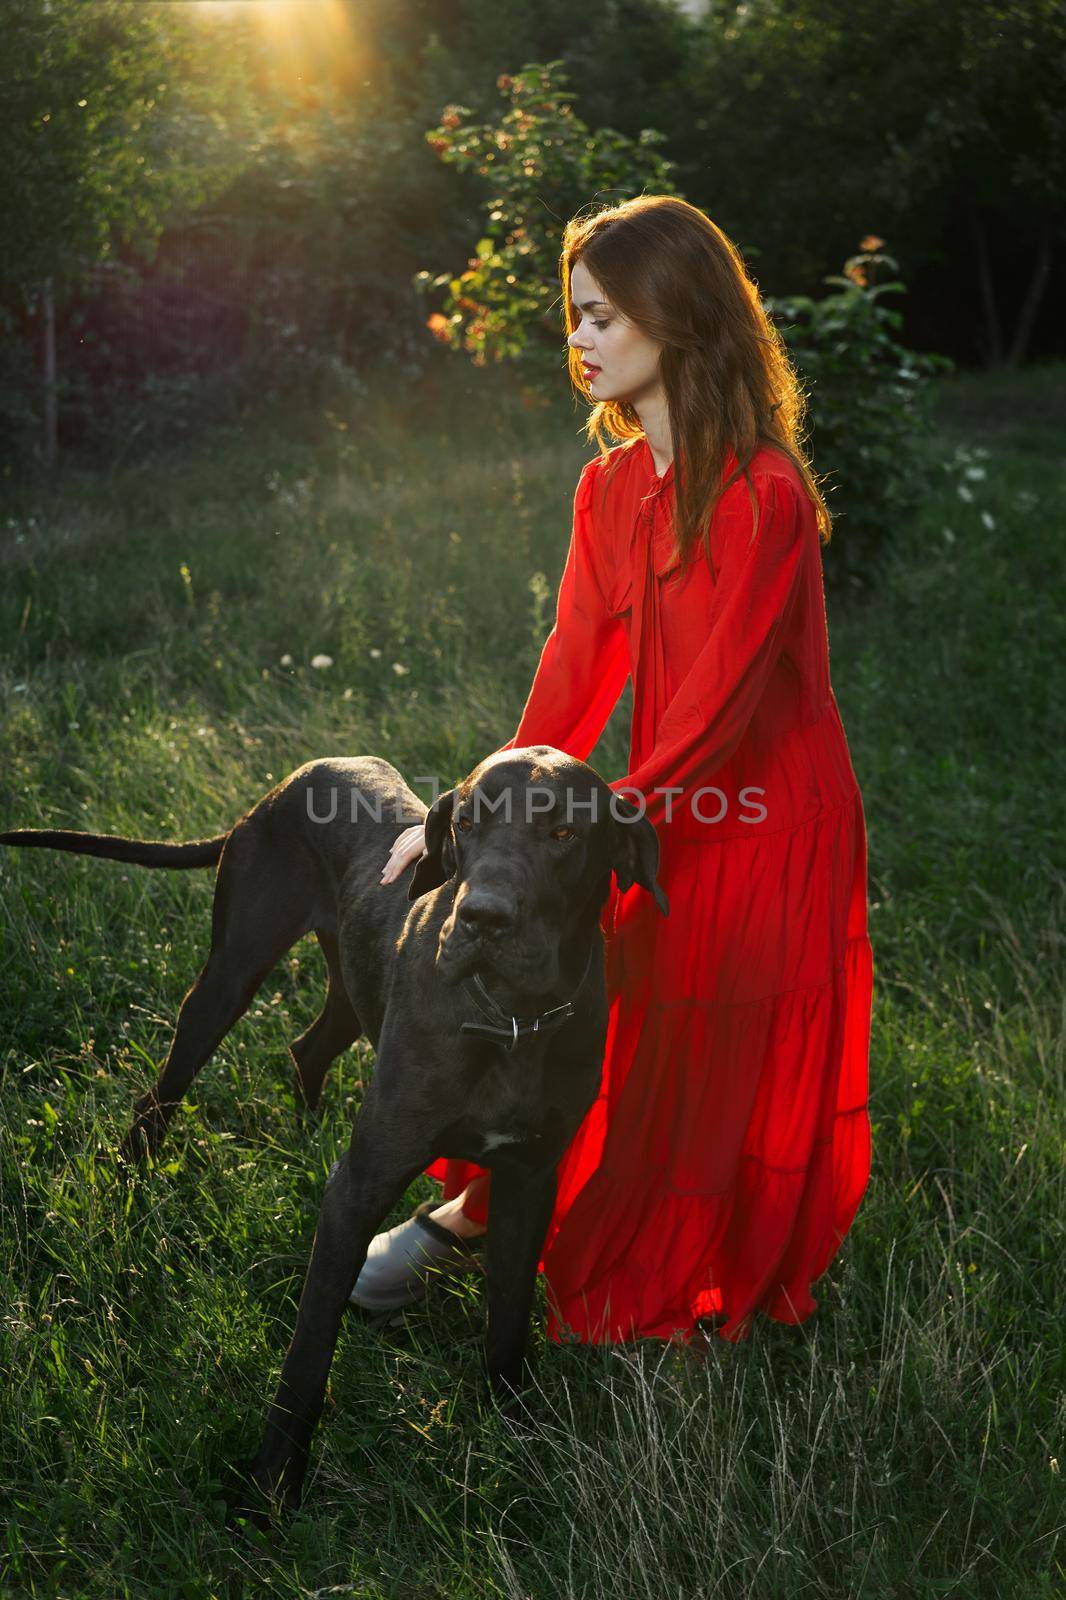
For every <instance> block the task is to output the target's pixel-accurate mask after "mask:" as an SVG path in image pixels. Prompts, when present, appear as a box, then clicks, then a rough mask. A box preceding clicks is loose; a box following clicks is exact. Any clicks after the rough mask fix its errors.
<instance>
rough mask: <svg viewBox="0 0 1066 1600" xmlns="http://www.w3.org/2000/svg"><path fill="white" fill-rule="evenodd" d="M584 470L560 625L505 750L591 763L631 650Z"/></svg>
mask: <svg viewBox="0 0 1066 1600" xmlns="http://www.w3.org/2000/svg"><path fill="white" fill-rule="evenodd" d="M596 465H597V463H596V462H595V461H590V462H588V463H586V465H585V467H584V468H583V469H582V472H581V477H580V478H579V479H578V485H577V489H576V491H575V494H574V523H573V531H572V533H571V535H570V549H569V551H568V553H567V557H566V566H565V568H564V570H563V576H562V579H561V581H560V584H559V597H558V600H557V602H556V616H555V626H554V627H553V628H552V631H551V633H550V634H549V635H548V637H547V639H546V640H545V642H544V649H543V650H542V651H541V657H540V662H539V664H538V666H537V671H536V674H535V676H534V678H533V686H532V688H531V689H530V691H529V697H528V699H527V700H526V704H525V710H524V711H523V712H522V717H521V720H520V722H519V724H518V729H517V732H516V733H515V735H514V737H513V738H512V739H508V741H507V743H506V744H503V745H501V746H500V749H501V750H511V749H514V748H516V747H517V746H519V745H527V744H550V745H554V746H555V747H556V749H558V750H563V751H565V752H566V754H567V755H569V756H573V757H575V759H577V760H578V761H587V760H588V758H589V755H590V754H591V753H592V750H593V749H594V747H595V745H596V741H597V740H598V739H599V737H600V734H601V733H602V732H603V730H604V727H605V726H606V723H607V719H608V717H609V716H610V714H611V712H612V711H613V710H614V708H615V706H616V704H617V703H618V697H619V695H620V694H621V693H622V690H623V689H624V688H625V683H626V679H627V678H628V676H629V646H628V641H627V638H626V632H625V628H624V626H623V624H622V621H621V619H620V618H619V617H612V616H611V615H610V613H609V611H608V609H607V604H606V601H605V600H604V597H603V592H602V590H601V588H600V584H599V580H598V579H597V576H596V569H595V565H594V556H593V548H594V547H593V538H594V535H593V528H592V517H591V502H592V475H593V470H594V469H595V467H596Z"/></svg>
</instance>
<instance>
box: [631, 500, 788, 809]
mask: <svg viewBox="0 0 1066 1600" xmlns="http://www.w3.org/2000/svg"><path fill="white" fill-rule="evenodd" d="M734 487H736V488H738V490H739V492H738V493H737V494H734V495H732V496H730V497H729V498H726V497H723V499H722V501H721V502H720V503H719V506H718V507H717V508H716V516H718V517H721V518H723V525H722V527H721V533H722V556H721V561H720V569H719V573H718V579H717V585H716V606H715V612H716V615H715V616H714V620H713V621H712V623H711V628H710V632H709V634H708V636H707V642H706V644H705V645H704V646H703V648H702V649H701V651H700V653H699V655H698V656H697V657H696V660H695V661H694V662H693V665H692V667H691V669H690V670H689V672H688V674H687V676H686V677H685V679H684V681H683V682H682V683H681V685H680V687H679V688H678V690H677V692H676V693H675V695H674V697H673V699H672V700H671V701H670V704H669V705H668V707H667V708H666V711H665V712H664V713H663V717H662V720H661V722H660V723H659V726H658V729H657V730H656V735H655V747H654V749H653V750H652V752H651V754H650V755H649V756H648V757H647V758H646V759H645V760H644V761H642V762H641V763H640V765H639V766H637V767H635V768H634V769H633V771H631V772H628V773H627V774H626V776H625V777H624V778H618V779H616V780H615V782H613V783H612V784H611V785H610V787H611V788H612V789H614V790H616V791H619V790H621V791H623V792H625V798H627V799H629V800H632V801H636V800H637V797H636V796H635V795H633V794H630V793H628V792H626V791H628V790H630V789H639V790H640V791H641V794H642V795H643V796H644V798H645V801H646V813H645V814H646V816H647V817H648V820H649V821H650V822H652V823H653V824H654V825H655V826H656V827H659V826H660V824H662V823H664V822H665V820H666V802H667V799H668V798H669V799H670V801H671V805H672V808H673V811H674V812H676V811H677V810H678V809H680V807H682V806H683V805H685V804H687V802H688V800H689V798H690V796H691V794H692V792H693V791H694V790H695V789H698V788H699V787H700V786H701V785H704V784H710V783H711V781H712V779H713V777H714V775H715V773H716V772H717V771H718V770H719V768H720V767H721V766H722V765H723V764H724V763H725V762H726V761H728V760H729V758H730V756H731V755H732V754H733V752H734V750H735V749H736V747H737V745H738V744H739V743H740V741H741V739H742V738H743V736H744V733H745V730H746V729H747V727H748V724H749V723H750V721H751V718H752V715H753V713H754V711H755V708H756V706H757V705H758V703H759V698H760V696H761V694H762V692H763V690H764V689H765V687H766V683H767V679H768V678H769V676H770V673H771V672H772V671H773V668H774V666H775V664H776V662H777V660H778V657H779V656H780V653H781V648H782V639H783V636H784V632H785V628H786V624H787V620H788V616H789V611H790V608H791V606H792V602H793V600H794V598H795V595H796V594H797V592H798V589H799V579H800V574H801V572H802V570H803V555H804V549H805V537H804V527H805V520H806V519H804V517H803V516H802V514H801V506H800V502H799V495H798V491H797V490H796V489H795V488H794V487H793V486H792V484H791V483H790V482H789V481H788V479H786V478H784V477H780V476H774V475H772V474H760V475H757V476H756V477H755V481H754V488H755V495H756V499H757V501H758V504H759V528H758V533H757V535H756V536H755V537H754V538H752V511H751V503H750V500H749V498H748V493H747V488H746V485H745V483H744V481H743V479H740V480H738V484H737V485H736V486H734ZM726 493H727V496H729V491H727V492H726ZM809 532H810V529H809V528H808V534H809ZM814 537H815V538H817V532H816V531H815V532H814ZM719 595H720V596H721V601H720V603H717V596H719ZM657 786H662V787H670V788H674V789H676V788H678V787H680V788H681V789H682V791H683V792H682V793H681V794H679V795H678V794H674V795H672V796H670V797H668V796H666V795H663V794H655V793H654V792H653V791H654V790H655V788H656V787H657Z"/></svg>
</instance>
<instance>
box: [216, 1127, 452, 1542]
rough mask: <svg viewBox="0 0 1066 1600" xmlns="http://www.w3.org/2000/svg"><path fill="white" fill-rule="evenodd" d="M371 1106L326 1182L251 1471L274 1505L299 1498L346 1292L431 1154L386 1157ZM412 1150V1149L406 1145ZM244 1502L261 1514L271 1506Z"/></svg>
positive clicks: (246, 1507) (247, 1508) (255, 1483)
mask: <svg viewBox="0 0 1066 1600" xmlns="http://www.w3.org/2000/svg"><path fill="white" fill-rule="evenodd" d="M365 1110H366V1108H364V1111H363V1112H361V1113H360V1115H359V1117H358V1118H357V1119H356V1124H355V1128H354V1129H353V1132H352V1143H351V1146H350V1148H349V1150H348V1152H347V1154H346V1155H345V1156H343V1157H342V1158H341V1160H340V1161H338V1162H337V1164H336V1166H335V1167H334V1168H333V1171H332V1172H331V1173H330V1176H329V1179H328V1181H327V1183H326V1189H325V1193H324V1195H323V1197H322V1209H321V1211H320V1213H319V1218H318V1228H317V1230H316V1232H315V1239H314V1244H313V1246H312V1250H311V1261H310V1265H309V1266H308V1269H307V1277H306V1279H305V1281H304V1287H303V1293H302V1294H301V1296H300V1307H299V1311H298V1312H297V1316H296V1330H295V1332H294V1334H293V1337H292V1343H291V1344H290V1346H289V1349H288V1353H287V1354H286V1356H285V1362H284V1365H283V1366H282V1369H281V1380H280V1382H279V1384H278V1391H277V1394H276V1396H275V1398H274V1402H273V1404H272V1405H271V1407H270V1410H269V1412H268V1414H267V1422H266V1433H265V1435H264V1438H263V1443H262V1445H261V1446H260V1448H259V1452H258V1454H257V1455H256V1457H255V1460H254V1461H253V1463H252V1465H251V1466H250V1468H249V1469H248V1474H247V1476H248V1478H249V1479H250V1480H251V1484H252V1486H253V1487H254V1489H256V1490H258V1491H259V1493H260V1494H261V1495H263V1496H264V1497H265V1498H266V1501H267V1502H268V1503H270V1504H272V1505H275V1504H278V1503H281V1504H285V1505H290V1506H292V1505H295V1504H296V1503H297V1502H298V1500H299V1498H300V1489H301V1485H302V1483H303V1478H304V1473H305V1472H306V1470H307V1456H308V1447H309V1445H310V1441H311V1435H312V1433H313V1432H314V1427H315V1423H316V1422H317V1421H318V1417H319V1413H320V1412H321V1410H322V1402H323V1398H324V1396H325V1392H326V1380H327V1378H328V1377H329V1369H330V1364H331V1362H332V1360H333V1352H334V1349H335V1347H336V1343H337V1335H338V1333H339V1332H340V1324H341V1318H342V1316H343V1314H344V1308H345V1305H346V1303H347V1300H348V1296H349V1295H350V1294H351V1292H352V1287H353V1285H354V1283H355V1280H356V1278H357V1277H358V1275H359V1271H360V1268H361V1267H362V1265H363V1262H364V1261H365V1260H366V1253H367V1249H368V1247H369V1244H370V1241H371V1239H372V1238H373V1236H374V1232H375V1230H376V1229H377V1227H378V1226H379V1224H380V1223H381V1221H382V1219H383V1218H384V1216H385V1215H386V1213H387V1212H388V1210H389V1207H390V1206H391V1205H392V1204H393V1203H394V1202H395V1201H396V1200H397V1199H398V1198H399V1196H400V1195H402V1194H403V1192H404V1190H405V1189H406V1188H407V1185H408V1184H409V1183H410V1182H411V1181H412V1180H413V1179H414V1178H415V1177H416V1176H417V1175H418V1173H419V1172H421V1171H422V1170H423V1168H424V1167H425V1166H426V1165H427V1163H428V1161H429V1160H430V1159H431V1158H432V1152H430V1153H429V1154H428V1155H427V1154H425V1153H424V1152H420V1153H419V1154H418V1155H417V1157H415V1158H412V1159H411V1160H409V1161H406V1160H405V1161H404V1164H403V1166H402V1167H401V1166H399V1165H398V1164H397V1161H396V1159H395V1157H393V1158H392V1159H389V1160H388V1163H387V1165H383V1164H382V1157H383V1155H384V1154H385V1151H384V1150H383V1149H382V1147H381V1145H380V1144H379V1143H377V1141H375V1139H374V1138H372V1136H371V1132H370V1118H369V1117H367V1116H366V1115H365ZM405 1155H406V1152H405ZM251 1498H252V1502H253V1503H250V1504H247V1505H242V1506H241V1507H240V1509H241V1510H244V1511H246V1512H248V1513H249V1514H251V1515H252V1516H254V1517H255V1518H256V1520H257V1521H260V1522H262V1521H263V1520H264V1514H265V1510H266V1508H265V1507H264V1506H263V1505H262V1504H259V1503H255V1496H254V1495H253V1496H252V1497H251Z"/></svg>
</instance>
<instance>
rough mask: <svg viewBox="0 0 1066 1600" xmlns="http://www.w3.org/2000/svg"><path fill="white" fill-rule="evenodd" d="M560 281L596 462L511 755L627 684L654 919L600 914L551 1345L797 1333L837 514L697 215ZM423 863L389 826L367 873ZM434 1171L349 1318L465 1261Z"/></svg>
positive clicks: (448, 1198) (821, 1167)
mask: <svg viewBox="0 0 1066 1600" xmlns="http://www.w3.org/2000/svg"><path fill="white" fill-rule="evenodd" d="M561 273H562V285H563V297H564V305H565V307H566V315H567V326H568V328H569V330H570V331H569V338H568V344H569V350H570V357H569V359H570V371H571V376H572V379H573V381H574V384H575V386H576V387H577V389H578V390H579V392H580V393H581V394H582V396H584V397H586V398H587V399H589V400H590V401H591V402H592V411H591V415H590V417H589V419H588V422H587V425H586V433H587V435H588V437H589V438H590V440H591V439H592V438H595V439H597V441H598V442H600V444H601V454H600V456H599V457H598V459H596V460H593V461H591V462H589V463H587V464H586V466H585V468H584V469H583V470H582V473H581V478H580V481H579V483H578V487H577V493H576V497H575V507H574V529H573V535H572V538H571V542H570V549H569V554H568V557H567V562H566V568H565V571H564V573H563V578H562V582H561V585H560V590H559V598H558V609H557V618H556V623H555V627H554V629H553V631H552V633H551V634H550V636H549V638H548V640H547V642H546V644H545V646H544V651H543V654H542V656H541V660H540V664H539V666H538V668H537V673H536V677H535V679H534V682H533V686H532V689H531V691H530V695H529V699H528V700H527V702H526V706H525V710H524V712H523V714H522V719H521V721H520V723H519V725H518V729H517V731H516V733H515V735H514V738H513V739H511V740H509V741H508V743H507V744H506V745H504V746H502V747H501V748H502V749H510V748H513V747H516V746H520V745H528V744H551V745H555V746H557V747H558V748H559V749H561V750H564V751H566V753H567V754H569V755H571V756H575V757H577V758H579V759H581V760H587V758H588V756H589V754H590V752H591V750H592V749H593V747H594V745H595V744H596V741H597V739H598V738H599V736H600V733H601V732H602V729H603V727H604V725H605V723H606V721H607V718H608V717H609V715H610V713H611V710H612V708H613V707H614V705H615V704H616V702H617V700H618V697H619V695H620V693H621V691H622V689H623V687H624V685H625V682H626V679H627V677H628V676H629V674H630V673H632V678H633V690H634V704H633V721H632V730H631V746H630V761H629V772H628V773H627V774H626V776H625V777H624V778H621V779H619V780H618V781H617V782H615V783H613V784H612V785H611V787H612V789H615V790H620V791H622V792H624V793H626V794H627V796H628V798H630V799H631V800H636V799H637V798H638V795H637V794H636V793H634V792H633V791H634V790H636V791H639V794H640V795H642V796H643V797H644V799H645V801H646V803H647V815H648V817H649V818H650V819H651V821H652V822H653V824H654V825H655V827H656V830H657V832H658V834H659V840H660V850H661V861H660V868H659V881H660V883H661V884H662V886H663V889H664V890H665V892H666V895H667V897H668V899H669V903H670V906H671V915H670V917H669V918H668V919H666V920H664V919H662V918H661V917H660V915H659V913H658V910H657V909H656V907H655V906H654V904H653V903H652V902H651V900H650V897H648V896H647V895H645V894H644V893H643V891H642V890H641V889H640V887H639V886H637V885H634V886H633V887H631V888H630V889H629V890H628V891H627V892H625V893H622V894H619V892H618V889H617V885H613V887H612V890H611V894H610V898H609V900H608V902H607V904H606V906H605V908H604V912H603V915H602V918H601V926H602V928H603V932H604V934H605V937H606V940H607V945H606V949H607V984H608V997H609V1001H610V1016H609V1023H608V1032H607V1043H606V1050H605V1058H604V1066H603V1078H602V1083H601V1091H600V1095H599V1097H598V1099H597V1100H596V1101H595V1102H594V1103H593V1105H592V1107H591V1108H590V1110H589V1112H588V1115H587V1116H586V1118H585V1120H584V1122H583V1123H582V1125H581V1127H580V1128H579V1130H578V1132H577V1134H576V1136H575V1138H574V1140H573V1142H572V1144H571V1146H570V1147H569V1149H568V1151H567V1153H566V1155H565V1157H564V1159H563V1161H562V1162H561V1164H560V1168H559V1190H558V1199H557V1202H556V1209H555V1214H554V1217H553V1219H552V1223H551V1226H550V1228H549V1231H548V1235H547V1238H546V1241H545V1248H544V1253H543V1259H542V1262H541V1266H542V1269H543V1271H544V1274H545V1279H546V1285H547V1288H548V1300H549V1319H548V1334H549V1337H551V1338H554V1339H562V1338H566V1337H575V1336H576V1337H577V1338H578V1339H579V1340H581V1341H585V1342H612V1341H618V1340H623V1339H632V1338H639V1337H658V1338H671V1337H674V1338H680V1339H681V1340H684V1341H687V1340H688V1339H689V1338H690V1337H691V1334H692V1330H693V1328H694V1326H695V1324H696V1323H697V1321H700V1320H703V1319H709V1320H710V1321H711V1322H712V1323H713V1324H714V1325H715V1326H717V1329H718V1332H719V1333H720V1334H721V1335H722V1337H723V1338H726V1339H730V1340H737V1339H741V1338H744V1337H746V1336H747V1334H748V1333H749V1332H750V1328H751V1322H752V1317H753V1314H754V1312H755V1311H757V1310H758V1311H762V1312H764V1313H766V1314H767V1315H768V1316H770V1317H772V1318H774V1319H776V1320H778V1321H781V1322H788V1323H799V1322H803V1321H804V1320H805V1319H806V1318H807V1317H808V1316H809V1315H810V1314H811V1312H812V1311H813V1310H814V1308H815V1305H816V1302H815V1300H814V1299H813V1298H812V1296H811V1293H810V1290H811V1285H812V1284H813V1283H814V1282H815V1281H816V1280H817V1278H818V1277H819V1276H820V1275H821V1274H822V1273H823V1272H824V1271H825V1269H826V1267H827V1266H828V1265H829V1263H830V1261H831V1260H832V1259H833V1256H834V1255H835V1254H836V1252H837V1250H838V1248H839V1246H840V1243H841V1241H842V1239H843V1237H844V1235H845V1234H846V1232H847V1230H848V1228H849V1226H850V1224H851V1221H852V1218H853V1217H854V1215H855V1212H856V1209H857V1207H858V1204H859V1201H860V1199H861V1197H862V1194H863V1192H864V1190H865V1187H866V1183H867V1179H868V1176H869V1160H870V1129H869V1118H868V1114H867V1109H866V1101H867V1069H868V1050H869V1026H870V998H871V987H872V977H873V966H872V958H871V950H870V943H869V939H868V937H867V923H866V834H865V823H864V817H863V809H862V800H861V796H860V793H859V788H858V785H857V783H856V780H855V774H854V772H853V770H852V766H851V761H850V759H849V754H848V747H847V741H846V739H845V736H844V730H843V727H842V725H841V721H840V716H839V713H838V710H837V705H836V700H835V698H834V696H833V691H832V688H831V687H830V680H829V658H828V639H827V633H826V617H825V600H824V591H823V585H822V570H821V554H820V537H821V538H824V539H828V537H829V514H828V511H827V509H826V506H825V503H824V501H823V500H822V497H821V495H820V493H819V491H818V488H817V486H816V483H815V481H814V478H813V476H812V473H811V471H810V469H809V467H808V466H807V464H806V462H805V460H804V457H803V455H802V452H801V445H800V426H801V423H802V420H803V397H802V395H801V393H800V391H799V388H798V384H797V380H796V377H795V374H794V372H793V370H792V368H791V367H790V365H789V362H788V357H787V354H786V352H785V349H784V346H783V344H782V341H781V339H780V336H779V335H778V333H777V332H776V330H775V328H774V326H773V324H772V323H771V322H770V321H769V319H768V318H767V316H766V313H765V312H764V311H763V309H762V305H761V303H760V300H759V296H758V292H757V289H756V287H755V285H754V283H753V282H752V281H751V280H750V279H749V277H748V276H747V273H746V271H745V268H744V265H743V262H742V260H741V257H740V255H739V252H738V251H737V250H736V248H735V247H734V245H733V244H732V243H731V242H730V240H729V239H727V238H726V236H725V235H724V234H723V233H722V232H721V230H720V229H718V228H717V227H716V226H715V225H714V223H713V222H711V221H710V220H709V219H708V218H707V217H706V216H704V215H703V213H702V212H700V211H698V210H697V209H696V208H695V207H693V206H690V205H688V204H686V203H685V202H684V201H681V200H677V199H672V198H669V197H665V196H645V197H642V198H639V199H636V200H631V201H627V202H625V203H624V204H622V205H618V206H615V207H613V208H611V209H609V210H605V211H601V212H600V213H598V214H596V215H593V216H591V217H587V218H584V219H578V220H574V221H573V222H571V223H570V224H569V225H568V227H567V229H566V233H565V236H564V242H563V252H562V261H561ZM604 431H606V432H607V433H609V434H612V435H614V437H615V438H617V439H618V440H620V441H621V443H620V444H618V445H616V446H615V448H613V449H610V450H608V449H606V448H605V447H604V446H603V442H602V440H603V433H604ZM422 849H423V830H422V828H421V827H417V828H412V829H409V830H407V832H405V833H404V834H401V835H400V837H399V838H398V839H397V841H396V845H395V848H394V851H393V854H392V856H391V857H390V860H389V862H388V864H387V866H386V868H385V871H384V872H383V874H382V881H383V882H391V881H392V880H393V879H395V878H396V877H397V876H398V874H399V873H401V872H402V871H403V870H405V868H406V867H407V866H408V865H409V864H410V863H411V862H412V861H413V860H415V859H416V858H417V857H418V856H419V855H420V854H421V853H422ZM427 1170H428V1172H429V1174H430V1175H431V1176H434V1177H439V1178H441V1179H443V1181H444V1194H445V1200H444V1203H443V1204H438V1203H436V1202H427V1203H426V1204H425V1205H423V1206H422V1207H420V1208H419V1211H418V1212H416V1214H415V1216H414V1217H412V1218H411V1219H409V1221H408V1222H406V1223H403V1224H401V1225H400V1227H399V1228H395V1229H392V1230H390V1232H389V1233H385V1234H379V1235H378V1237H377V1239H376V1240H375V1241H374V1243H373V1245H372V1247H371V1252H370V1255H369V1256H368V1259H367V1264H366V1266H365V1267H364V1269H363V1272H362V1273H361V1274H360V1278H359V1281H358V1283H357V1285H356V1291H355V1294H354V1296H353V1298H354V1299H356V1300H357V1302H358V1303H360V1304H367V1305H372V1304H375V1303H377V1304H383V1303H384V1302H383V1301H382V1300H381V1299H380V1298H379V1299H378V1301H376V1302H375V1299H374V1295H375V1293H377V1294H378V1295H379V1296H380V1295H381V1293H385V1294H386V1295H387V1294H391V1295H392V1296H393V1300H392V1303H393V1304H399V1303H407V1302H409V1301H411V1300H414V1299H416V1298H418V1296H419V1294H420V1293H422V1292H423V1280H422V1279H420V1277H419V1273H418V1267H419V1265H421V1264H422V1263H423V1260H424V1258H427V1257H428V1258H430V1259H435V1260H436V1262H437V1263H438V1264H439V1265H443V1266H445V1267H447V1268H451V1269H454V1268H459V1267H462V1266H463V1265H464V1264H465V1265H469V1263H470V1259H471V1251H472V1247H471V1246H470V1245H469V1244H467V1243H466V1242H465V1241H467V1240H469V1239H470V1238H471V1237H472V1236H474V1235H476V1234H478V1233H481V1232H484V1231H485V1223H486V1217H487V1214H488V1190H489V1182H490V1175H489V1174H488V1173H486V1172H484V1171H483V1170H482V1169H480V1168H478V1167H475V1166H472V1165H470V1164H468V1163H464V1162H459V1161H447V1162H445V1161H443V1160H442V1161H437V1162H434V1163H433V1165H432V1166H430V1167H429V1168H428V1169H427ZM427 1218H428V1221H427ZM423 1270H424V1269H423Z"/></svg>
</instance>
